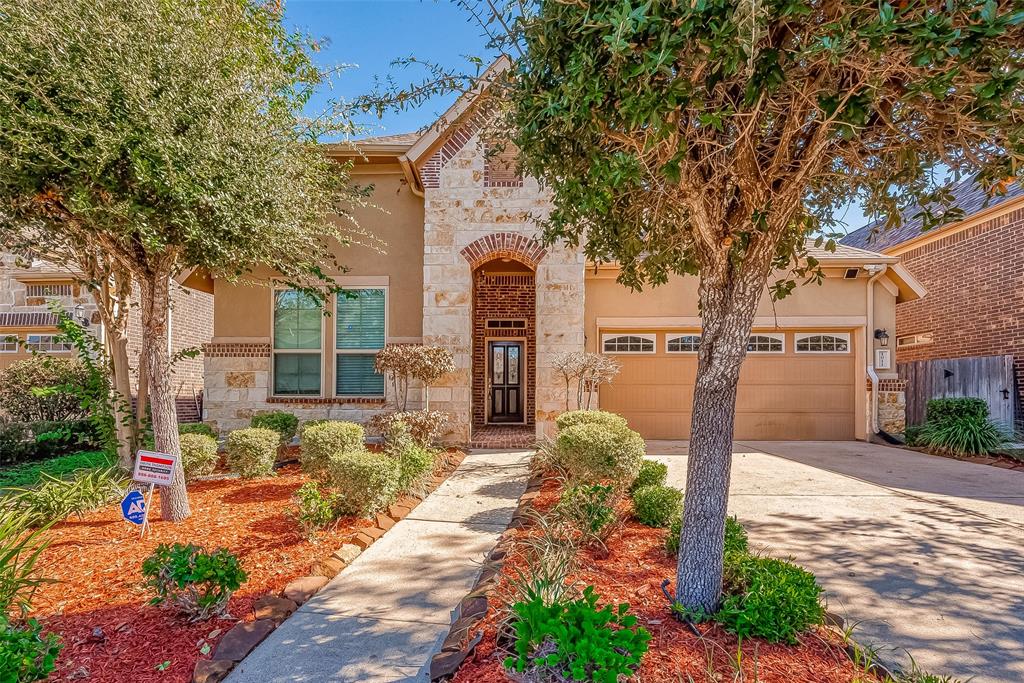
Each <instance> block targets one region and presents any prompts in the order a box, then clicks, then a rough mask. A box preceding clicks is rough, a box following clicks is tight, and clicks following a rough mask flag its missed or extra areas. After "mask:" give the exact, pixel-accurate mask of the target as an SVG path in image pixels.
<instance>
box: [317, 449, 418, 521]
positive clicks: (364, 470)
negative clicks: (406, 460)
mask: <svg viewBox="0 0 1024 683" xmlns="http://www.w3.org/2000/svg"><path fill="white" fill-rule="evenodd" d="M329 471H330V476H331V483H332V484H333V486H334V489H335V490H336V491H337V493H338V511H339V512H340V513H341V514H344V515H354V516H357V517H369V516H370V515H373V514H376V513H378V512H380V511H381V510H383V509H384V508H386V507H387V506H388V505H390V504H391V503H392V502H394V500H395V497H396V496H397V495H398V491H399V489H398V483H399V478H400V476H401V473H400V469H399V463H398V462H397V461H396V460H395V459H394V458H392V457H390V456H389V455H387V454H385V453H371V452H370V451H368V450H366V449H365V448H362V449H359V450H350V451H343V452H341V453H337V454H335V455H333V456H331V461H330V465H329Z"/></svg>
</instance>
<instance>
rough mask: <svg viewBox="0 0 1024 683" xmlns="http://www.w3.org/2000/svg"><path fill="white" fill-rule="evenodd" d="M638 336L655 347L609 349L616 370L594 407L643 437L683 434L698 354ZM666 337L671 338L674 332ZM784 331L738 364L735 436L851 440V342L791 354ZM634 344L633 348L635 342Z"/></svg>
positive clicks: (791, 338) (661, 335)
mask: <svg viewBox="0 0 1024 683" xmlns="http://www.w3.org/2000/svg"><path fill="white" fill-rule="evenodd" d="M611 334H614V335H619V334H630V333H625V332H612V333H611ZM631 334H633V335H636V334H637V333H635V332H634V333H631ZM755 334H757V333H755ZM775 334H776V336H778V333H775ZM801 334H805V333H801ZM819 334H828V333H827V332H824V333H819ZM609 336H610V335H609V333H607V332H606V333H605V334H602V340H604V341H607V340H608V338H609ZM642 336H643V337H646V338H651V337H653V338H654V339H653V341H654V342H655V349H656V350H655V352H654V353H629V354H619V355H616V358H617V359H618V360H619V361H620V362H621V363H622V371H621V372H620V373H619V375H618V376H617V377H616V378H615V380H614V382H612V384H611V385H609V386H606V387H602V389H601V408H602V409H604V410H611V411H614V412H616V413H620V414H621V415H623V416H625V418H626V419H627V420H628V421H629V424H630V426H631V427H633V429H636V430H637V431H639V432H640V433H641V434H642V435H643V436H644V437H645V438H648V439H686V438H688V437H689V433H690V408H691V405H692V402H693V383H694V377H695V376H696V372H697V357H696V355H695V354H692V353H668V352H667V351H666V333H665V332H658V333H646V334H644V335H642ZM667 336H668V337H669V338H671V337H676V336H678V333H668V334H667ZM783 336H784V340H783V344H784V351H783V352H782V353H778V352H776V353H770V352H767V353H750V354H748V355H747V358H746V360H745V361H744V362H743V369H742V371H741V373H740V384H739V389H738V392H737V399H736V431H735V438H736V439H750V440H787V439H793V440H843V439H852V438H854V420H855V417H854V410H855V401H856V392H855V390H854V370H855V366H854V358H855V355H854V353H855V351H854V349H853V348H852V340H851V342H850V344H849V346H850V347H851V348H850V351H849V352H847V353H797V352H796V351H795V335H794V333H793V332H787V333H785V335H783ZM633 348H637V347H636V344H635V343H634V346H633Z"/></svg>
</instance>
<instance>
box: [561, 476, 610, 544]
mask: <svg viewBox="0 0 1024 683" xmlns="http://www.w3.org/2000/svg"><path fill="white" fill-rule="evenodd" d="M615 498H616V495H615V489H614V488H613V487H611V486H603V485H601V484H576V485H574V486H570V487H569V488H567V489H566V490H565V491H564V492H563V493H562V497H561V499H560V500H559V501H558V505H556V506H555V513H556V514H557V515H558V516H559V517H560V518H561V519H564V520H566V521H567V522H569V523H570V524H572V526H573V527H575V528H576V529H577V530H579V532H580V534H581V535H582V536H583V539H584V540H585V541H588V542H589V541H602V540H604V539H605V538H606V537H607V535H608V532H609V531H611V529H612V524H613V523H614V522H615Z"/></svg>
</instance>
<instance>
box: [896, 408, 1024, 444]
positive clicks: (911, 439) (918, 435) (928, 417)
mask: <svg viewBox="0 0 1024 683" xmlns="http://www.w3.org/2000/svg"><path fill="white" fill-rule="evenodd" d="M906 439H907V444H908V445H910V446H920V447H922V448H927V449H929V450H932V451H935V452H938V453H947V454H950V455H956V456H967V455H986V454H988V453H994V452H996V451H999V450H1000V449H1001V448H1002V447H1003V446H1005V445H1006V444H1007V443H1009V442H1010V441H1012V440H1013V435H1012V434H1011V433H1010V432H1009V431H1008V430H1006V429H1004V428H1003V427H1002V426H1000V425H998V424H996V423H995V422H993V421H992V420H990V419H989V412H988V404H987V403H985V401H983V400H982V399H980V398H935V399H932V400H930V401H928V409H927V412H926V414H925V422H924V424H921V425H915V426H912V427H908V428H907V431H906Z"/></svg>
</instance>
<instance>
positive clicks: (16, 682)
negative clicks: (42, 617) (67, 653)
mask: <svg viewBox="0 0 1024 683" xmlns="http://www.w3.org/2000/svg"><path fill="white" fill-rule="evenodd" d="M61 647H62V645H61V644H60V638H58V637H57V635H56V634H54V633H47V634H44V633H43V627H42V624H40V623H39V622H38V621H36V620H35V619H28V620H26V621H25V622H24V623H21V624H14V623H11V621H10V620H9V618H8V616H7V615H6V614H0V674H2V676H0V680H2V681H4V682H5V683H8V682H9V683H23V682H27V681H45V680H46V679H47V678H48V677H49V675H50V673H51V672H52V671H53V670H54V668H55V667H56V664H57V655H59V654H60V651H61Z"/></svg>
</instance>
